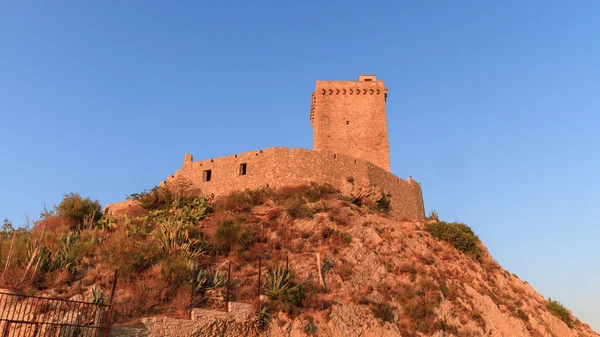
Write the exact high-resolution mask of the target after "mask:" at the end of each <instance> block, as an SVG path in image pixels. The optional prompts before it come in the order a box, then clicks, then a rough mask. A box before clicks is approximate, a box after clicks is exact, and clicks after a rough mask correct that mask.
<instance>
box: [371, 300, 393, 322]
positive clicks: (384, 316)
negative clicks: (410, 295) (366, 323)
mask: <svg viewBox="0 0 600 337" xmlns="http://www.w3.org/2000/svg"><path fill="white" fill-rule="evenodd" d="M371 312H372V313H373V316H375V317H376V318H379V319H380V320H382V321H383V322H390V323H393V322H394V319H395V317H396V308H395V307H394V306H392V305H389V304H387V303H384V302H377V303H373V304H372V305H371Z"/></svg>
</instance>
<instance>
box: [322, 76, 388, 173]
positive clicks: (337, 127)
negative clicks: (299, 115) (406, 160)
mask: <svg viewBox="0 0 600 337" xmlns="http://www.w3.org/2000/svg"><path fill="white" fill-rule="evenodd" d="M386 96H387V89H386V88H385V86H384V83H383V81H381V80H379V81H378V80H377V77H376V76H375V75H360V76H359V77H358V80H357V81H317V83H316V88H315V92H314V93H313V96H312V106H311V113H310V120H311V125H312V126H313V148H314V150H315V151H329V152H334V153H343V154H346V155H349V156H352V157H355V158H361V159H365V160H368V161H370V162H371V163H373V164H375V165H377V166H379V167H382V168H384V169H386V170H388V171H389V170H390V155H389V145H388V133H387V118H386V111H385V101H386Z"/></svg>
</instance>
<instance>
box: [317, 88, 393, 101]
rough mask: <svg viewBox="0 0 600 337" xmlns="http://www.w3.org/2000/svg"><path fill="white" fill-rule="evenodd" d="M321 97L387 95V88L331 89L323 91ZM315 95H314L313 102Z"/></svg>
mask: <svg viewBox="0 0 600 337" xmlns="http://www.w3.org/2000/svg"><path fill="white" fill-rule="evenodd" d="M320 94H321V95H387V88H383V89H364V88H362V89H361V88H330V89H321V90H320ZM314 96H315V93H313V101H314V100H315V98H314Z"/></svg>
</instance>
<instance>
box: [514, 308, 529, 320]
mask: <svg viewBox="0 0 600 337" xmlns="http://www.w3.org/2000/svg"><path fill="white" fill-rule="evenodd" d="M517 317H519V318H520V319H522V320H524V321H525V322H529V315H527V313H526V312H525V311H523V310H521V309H519V310H517Z"/></svg>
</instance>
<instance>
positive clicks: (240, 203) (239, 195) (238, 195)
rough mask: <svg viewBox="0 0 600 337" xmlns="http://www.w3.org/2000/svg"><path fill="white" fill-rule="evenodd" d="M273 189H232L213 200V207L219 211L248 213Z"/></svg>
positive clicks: (268, 196) (267, 196) (265, 198)
mask: <svg viewBox="0 0 600 337" xmlns="http://www.w3.org/2000/svg"><path fill="white" fill-rule="evenodd" d="M272 193H273V191H272V190H270V189H267V188H259V189H254V190H250V189H246V190H245V191H233V192H231V193H229V194H228V195H226V196H224V197H221V198H219V199H217V200H216V201H215V208H216V209H217V210H219V211H228V212H232V213H236V214H239V213H248V212H250V210H251V209H252V207H253V206H257V205H260V204H262V203H264V202H265V201H267V199H268V198H270V197H271V195H272Z"/></svg>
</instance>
